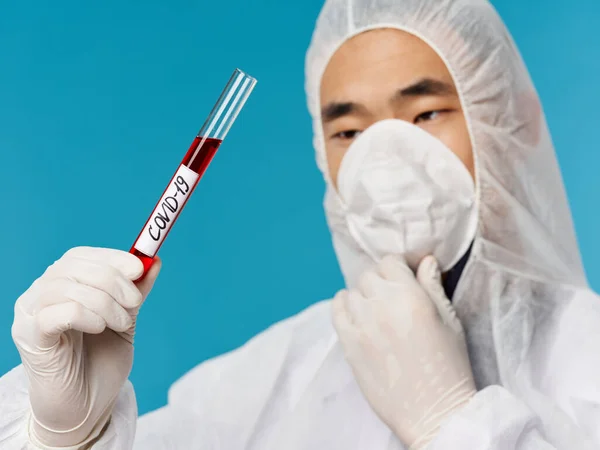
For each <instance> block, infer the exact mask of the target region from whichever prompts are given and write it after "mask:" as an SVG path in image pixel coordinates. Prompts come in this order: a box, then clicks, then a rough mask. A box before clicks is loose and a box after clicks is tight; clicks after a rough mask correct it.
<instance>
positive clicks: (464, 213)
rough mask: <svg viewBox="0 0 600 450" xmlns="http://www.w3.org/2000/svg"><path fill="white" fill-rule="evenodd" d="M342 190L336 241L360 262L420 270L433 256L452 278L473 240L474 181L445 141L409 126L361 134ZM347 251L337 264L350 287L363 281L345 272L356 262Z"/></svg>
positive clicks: (395, 124)
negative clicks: (402, 263) (393, 259)
mask: <svg viewBox="0 0 600 450" xmlns="http://www.w3.org/2000/svg"><path fill="white" fill-rule="evenodd" d="M338 191H339V194H338V196H337V197H338V198H337V199H336V202H335V203H337V204H338V205H337V206H338V207H336V208H335V209H338V208H339V211H336V212H337V213H339V214H340V216H338V218H337V220H333V221H332V226H333V228H334V238H335V234H336V231H337V232H338V234H339V235H341V236H344V235H345V236H347V237H348V238H350V239H351V240H352V241H354V242H353V244H355V245H356V246H357V247H358V248H360V250H361V251H362V252H363V253H364V255H362V259H363V260H364V259H365V258H364V257H365V256H366V257H368V259H370V260H371V261H372V262H378V261H379V260H381V258H383V257H384V256H386V255H388V254H392V255H397V256H403V257H404V258H405V259H406V261H407V263H408V264H409V266H410V267H412V268H413V269H416V267H417V266H418V264H419V263H420V261H421V259H422V258H423V257H425V256H427V255H430V254H431V255H434V256H435V257H436V258H437V260H438V262H439V264H440V268H441V269H442V270H443V271H447V270H449V269H451V268H452V267H453V266H454V265H455V264H456V263H457V262H458V261H459V259H460V258H461V257H462V256H463V255H464V254H465V253H466V251H467V250H468V248H469V246H470V244H471V242H472V241H473V239H474V237H475V232H476V228H477V208H476V202H475V187H474V183H473V180H472V178H471V175H470V174H469V172H468V171H467V169H466V167H465V166H464V165H463V163H462V162H461V161H460V159H459V158H458V157H457V156H456V155H455V154H454V153H452V151H451V150H450V149H449V148H447V147H446V146H445V145H444V144H443V143H442V142H440V141H439V140H438V139H436V138H435V137H433V136H431V135H430V134H429V133H427V132H426V131H423V130H422V129H421V128H419V127H417V126H415V125H412V124H410V123H408V122H404V121H401V120H396V119H389V120H384V121H381V122H377V123H375V124H374V125H372V126H371V127H369V128H368V129H367V130H366V131H365V132H363V133H362V134H361V135H360V136H359V137H358V138H357V139H356V141H355V142H353V143H352V145H351V146H350V148H349V149H348V152H347V153H346V155H345V156H344V159H343V160H342V164H341V167H340V171H339V175H338ZM336 215H338V214H336ZM339 227H344V228H346V229H344V230H341V229H339ZM336 228H338V229H337V230H336ZM353 246H354V245H353ZM347 252H348V250H347V249H345V250H344V251H343V253H345V254H344V255H342V254H338V257H340V263H341V265H342V270H343V271H344V273H345V276H346V279H347V282H348V281H349V280H348V278H349V275H350V276H351V278H355V277H356V276H358V275H359V274H356V273H352V274H349V273H348V272H350V271H352V272H354V271H355V270H354V269H350V270H348V267H346V268H345V267H344V265H345V261H344V259H345V258H346V257H347V258H355V257H356V256H357V255H349V254H347ZM338 253H339V251H338ZM354 283H355V280H352V282H350V283H348V284H354Z"/></svg>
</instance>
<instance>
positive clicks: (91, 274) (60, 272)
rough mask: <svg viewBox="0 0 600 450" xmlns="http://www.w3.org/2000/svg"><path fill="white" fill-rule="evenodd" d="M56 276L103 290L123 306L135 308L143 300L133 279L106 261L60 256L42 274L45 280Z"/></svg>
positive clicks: (47, 280)
mask: <svg viewBox="0 0 600 450" xmlns="http://www.w3.org/2000/svg"><path fill="white" fill-rule="evenodd" d="M134 258H135V256H134ZM136 259H137V258H136ZM140 264H141V262H140ZM56 278H69V279H71V280H73V281H75V282H77V283H80V284H85V285H87V286H90V287H93V288H96V289H99V290H101V291H104V292H106V293H107V294H108V295H109V296H111V297H112V298H114V299H115V300H116V301H117V302H118V303H119V304H120V305H121V306H123V307H124V308H137V307H139V306H140V305H141V303H142V300H143V298H142V293H141V292H140V291H139V289H138V288H137V287H136V285H135V284H134V283H133V281H131V280H130V279H129V278H127V277H125V276H124V275H123V273H122V272H120V271H119V270H117V269H116V268H115V267H113V266H111V265H109V264H107V263H106V262H96V261H91V260H88V259H82V258H75V257H69V258H66V257H65V258H61V259H59V260H58V261H57V262H55V263H54V264H53V265H52V266H50V267H49V268H48V270H46V273H45V274H44V279H45V282H49V281H50V280H53V279H56Z"/></svg>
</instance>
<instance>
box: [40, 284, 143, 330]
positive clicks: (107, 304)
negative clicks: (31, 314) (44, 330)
mask: <svg viewBox="0 0 600 450" xmlns="http://www.w3.org/2000/svg"><path fill="white" fill-rule="evenodd" d="M69 301H74V302H76V303H79V304H80V305H81V306H83V307H84V308H87V309H89V310H90V311H92V312H94V313H95V314H97V315H98V316H100V317H102V319H104V321H105V322H106V325H107V326H108V327H109V328H111V329H112V330H114V331H117V332H123V331H126V330H127V329H129V328H130V327H131V325H132V324H133V320H132V318H131V315H130V314H129V313H128V312H127V311H126V310H125V308H123V307H122V306H121V305H120V304H119V303H118V302H117V301H116V300H115V299H114V298H113V297H111V296H110V295H109V294H107V293H106V292H104V291H101V290H99V289H96V288H93V287H90V286H88V285H85V284H81V283H77V282H75V281H73V280H69V279H67V278H56V279H54V280H52V281H50V282H48V284H47V286H46V289H45V290H44V291H43V292H41V293H40V296H39V301H38V306H37V310H38V311H41V310H42V309H44V308H46V307H48V306H52V305H57V304H60V303H66V302H69Z"/></svg>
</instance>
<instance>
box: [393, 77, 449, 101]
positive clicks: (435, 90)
mask: <svg viewBox="0 0 600 450" xmlns="http://www.w3.org/2000/svg"><path fill="white" fill-rule="evenodd" d="M452 94H456V89H454V86H452V85H451V84H449V83H445V82H443V81H439V80H434V79H433V78H423V79H421V80H419V81H417V82H416V83H414V84H411V85H410V86H407V87H405V88H401V89H398V91H397V92H396V94H395V95H394V98H393V100H399V99H400V98H402V97H420V96H427V95H439V96H442V95H452Z"/></svg>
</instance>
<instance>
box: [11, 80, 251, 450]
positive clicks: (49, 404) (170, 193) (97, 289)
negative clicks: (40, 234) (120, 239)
mask: <svg viewBox="0 0 600 450" xmlns="http://www.w3.org/2000/svg"><path fill="white" fill-rule="evenodd" d="M255 84H256V80H255V79H254V78H252V77H250V76H248V75H246V74H245V73H244V72H242V71H240V70H239V69H236V71H235V72H234V74H233V75H232V77H231V79H230V80H229V83H228V84H227V86H226V87H225V90H224V91H223V93H222V94H221V96H220V97H219V100H218V101H217V103H216V105H215V106H214V108H213V110H212V112H211V113H210V115H209V117H208V119H207V120H206V122H205V123H204V125H203V126H202V128H201V130H200V132H199V133H198V135H197V137H196V138H195V139H194V141H193V142H192V145H191V146H190V148H189V150H188V152H187V153H186V155H185V157H184V159H183V161H182V163H181V165H180V166H179V168H178V169H177V171H176V172H175V175H174V176H173V177H172V179H171V181H170V183H169V185H168V186H167V188H166V189H165V191H164V193H163V195H162V197H161V199H160V200H159V202H158V204H157V205H156V207H155V208H154V210H153V212H152V214H151V216H150V218H149V219H148V220H147V222H146V224H145V225H144V227H143V229H142V232H141V233H140V235H139V236H138V238H137V240H136V241H135V243H134V245H133V247H132V248H131V250H130V252H129V253H127V252H123V251H120V250H111V249H105V248H90V247H79V248H74V249H71V250H69V251H68V252H67V253H66V254H65V255H64V256H63V257H62V258H60V259H59V260H58V261H56V262H55V263H54V264H53V265H51V266H50V267H49V268H48V269H47V270H46V272H45V273H44V274H43V275H42V276H41V277H40V278H39V279H38V280H36V281H35V282H34V283H33V285H32V286H31V287H30V288H29V289H28V290H27V291H26V292H25V293H24V294H23V295H22V296H21V297H20V298H19V299H18V300H17V302H16V305H15V320H14V323H13V327H12V335H13V339H14V341H15V344H16V346H17V348H18V350H19V353H20V355H21V359H22V362H23V366H24V368H25V372H26V373H27V377H28V380H29V396H30V403H31V416H30V417H31V420H30V423H29V430H28V432H29V439H30V441H31V442H32V443H33V444H34V445H35V446H36V447H38V448H41V449H50V448H60V449H62V450H77V449H82V448H85V447H86V446H87V444H89V443H90V442H92V441H94V440H95V439H96V438H97V437H98V436H99V435H100V434H101V433H102V432H103V430H104V429H105V427H106V425H107V423H108V422H109V419H110V416H111V413H112V410H113V406H114V403H115V401H116V399H117V396H118V394H119V391H120V390H121V388H122V386H123V385H124V383H125V382H126V380H127V378H128V376H129V373H130V371H131V368H132V364H133V336H134V333H135V326H136V318H137V314H138V311H139V309H140V307H141V305H142V303H143V302H144V300H145V299H146V297H147V296H148V294H149V293H150V290H151V289H152V287H153V285H154V281H155V280H156V277H157V276H158V273H159V271H160V266H161V263H160V260H159V259H158V257H157V256H156V254H157V252H158V249H159V248H160V246H161V245H162V243H163V242H164V239H165V237H166V236H167V234H168V233H169V231H170V230H171V228H172V226H173V223H174V222H175V220H176V219H177V217H178V216H179V213H180V212H181V210H182V209H183V207H184V206H185V204H186V202H187V200H188V199H189V197H190V195H191V194H192V192H193V190H194V188H195V187H196V185H197V183H198V181H199V180H200V178H201V177H202V175H203V174H204V172H205V170H206V168H207V167H208V165H209V164H210V162H211V160H212V158H213V156H214V154H215V153H216V151H217V149H218V148H219V146H220V144H221V142H222V141H223V139H224V138H225V136H226V134H227V132H228V131H229V129H230V127H231V125H232V124H233V122H234V121H235V119H236V117H237V115H238V113H239V111H240V110H241V108H242V107H243V106H244V104H245V102H246V100H247V98H248V96H249V95H250V93H251V92H252V89H253V88H254V85H255Z"/></svg>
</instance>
